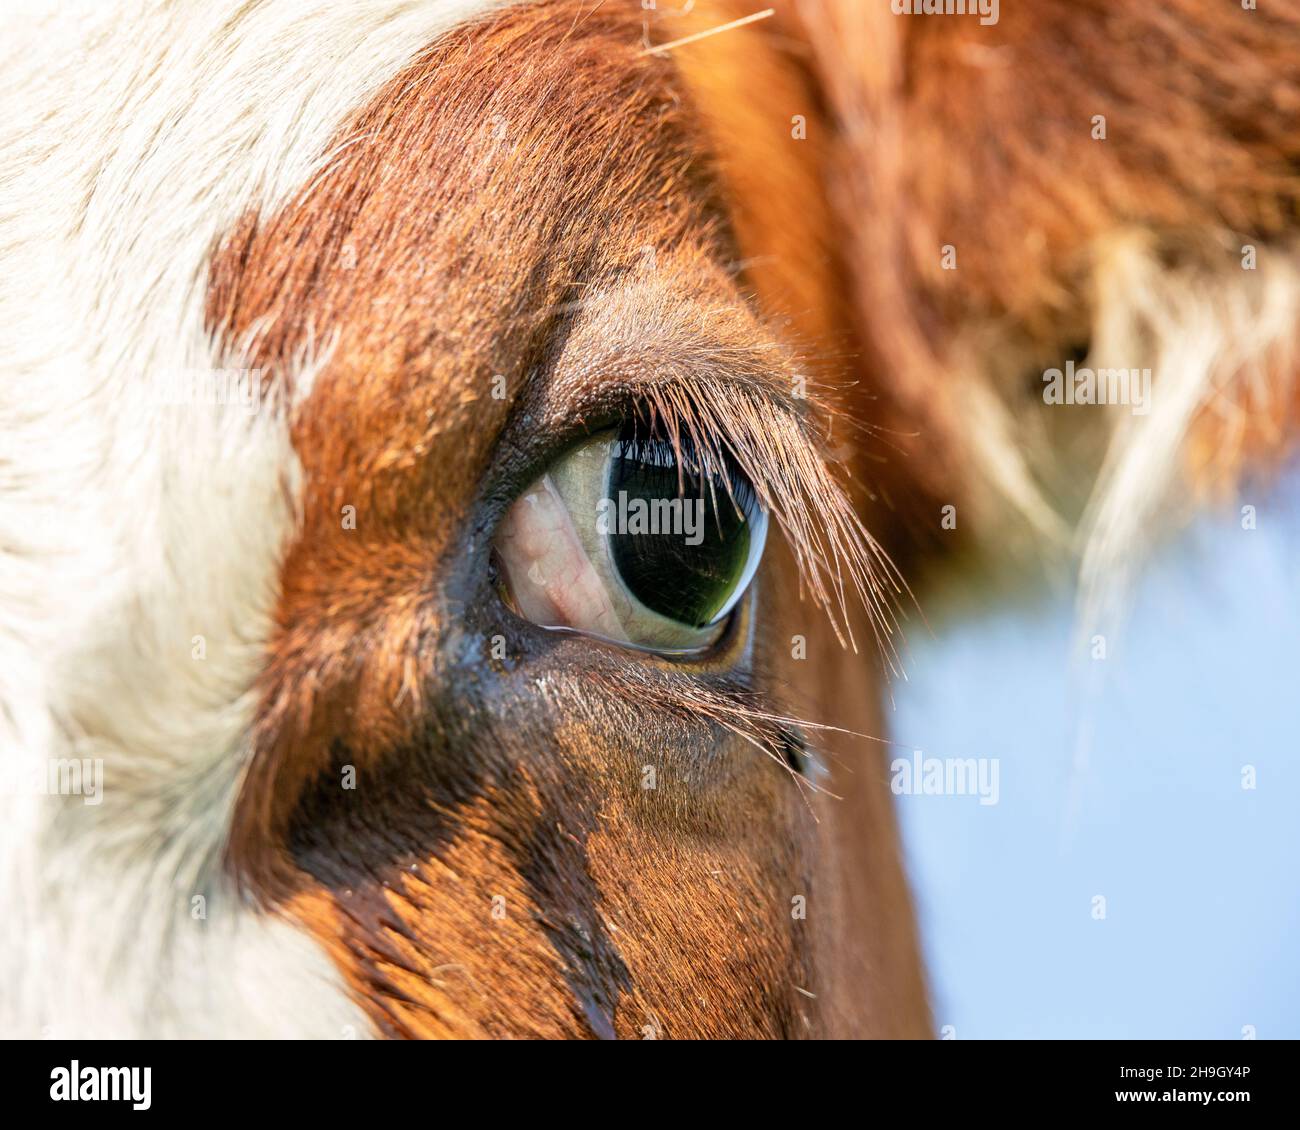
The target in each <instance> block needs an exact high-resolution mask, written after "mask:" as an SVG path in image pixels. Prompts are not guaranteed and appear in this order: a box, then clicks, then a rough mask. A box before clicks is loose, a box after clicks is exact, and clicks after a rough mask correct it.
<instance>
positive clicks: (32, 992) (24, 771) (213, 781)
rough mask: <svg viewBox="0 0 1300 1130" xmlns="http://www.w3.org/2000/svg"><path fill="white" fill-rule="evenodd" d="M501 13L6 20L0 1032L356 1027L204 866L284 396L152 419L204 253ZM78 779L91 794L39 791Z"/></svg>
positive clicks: (431, 9)
mask: <svg viewBox="0 0 1300 1130" xmlns="http://www.w3.org/2000/svg"><path fill="white" fill-rule="evenodd" d="M497 2H499V0H422V2H421V0H355V2H343V0H340V2H338V3H311V2H307V0H263V2H257V0H238V2H236V0H183V2H182V0H173V2H161V3H150V4H144V3H139V4H136V3H110V2H99V3H94V4H74V3H69V4H66V5H56V6H53V7H51V6H50V5H45V4H30V3H21V2H20V3H17V4H15V3H10V4H7V5H6V6H5V13H4V17H3V23H2V24H0V45H2V46H0V257H2V258H3V263H4V270H3V271H2V272H0V373H2V374H3V382H2V383H0V774H3V777H2V778H0V1035H4V1036H31V1035H39V1034H41V1033H42V1032H43V1031H45V1032H49V1033H51V1034H54V1035H59V1036H114V1037H124V1036H146V1035H148V1036H176V1035H187V1036H266V1035H281V1036H290V1035H292V1036H308V1037H310V1036H316V1037H324V1038H330V1037H341V1036H347V1035H351V1034H365V1033H366V1032H367V1031H368V1026H367V1024H366V1022H365V1021H364V1020H363V1019H362V1017H361V1015H360V1013H359V1011H358V1010H357V1009H356V1008H355V1006H354V1005H352V1003H351V1002H350V1001H349V1000H348V998H347V997H346V996H345V994H344V992H343V989H342V987H341V984H340V982H339V979H338V977H337V975H336V973H335V971H334V969H333V967H332V966H331V965H330V963H329V962H328V960H327V959H326V958H325V956H324V954H323V953H322V952H321V951H320V949H319V948H318V947H317V946H316V945H315V943H314V942H313V941H311V940H310V939H309V938H307V937H306V936H304V935H301V934H299V933H298V932H296V931H295V930H294V929H292V928H291V927H289V926H287V925H286V924H284V923H283V922H280V921H278V920H276V919H274V918H273V917H269V916H264V915H261V914H258V913H256V912H254V911H253V910H252V909H251V908H248V907H246V906H245V905H243V904H242V903H241V902H240V901H239V900H238V898H237V897H236V895H235V892H234V891H233V890H232V889H231V886H230V883H229V880H228V878H227V877H226V875H225V874H224V871H223V869H222V866H221V859H220V855H221V851H222V848H223V845H224V840H225V835H226V830H227V827H228V823H229V817H230V812H231V806H232V804H233V802H234V798H235V796H236V792H237V788H238V784H239V780H240V774H241V771H242V764H243V759H244V757H245V756H246V752H247V751H246V733H247V729H248V725H249V721H250V719H251V716H252V711H253V707H254V702H253V699H252V696H251V693H250V687H251V684H252V681H253V679H254V677H255V676H256V674H257V672H258V670H259V668H260V666H261V664H262V662H263V656H264V646H265V643H266V640H267V637H268V633H269V630H270V626H271V623H270V617H271V613H272V609H273V607H274V601H275V598H276V593H277V584H278V569H279V563H280V559H281V554H282V551H283V548H284V546H285V542H286V539H287V538H288V537H289V536H290V535H291V533H292V530H293V523H294V518H295V512H296V504H297V501H296V493H297V480H298V476H299V469H298V464H297V460H296V458H295V455H294V453H293V451H292V449H291V447H290V444H289V439H288V432H287V427H286V424H285V419H284V413H283V406H282V405H280V404H278V403H277V402H275V401H274V400H273V399H272V400H267V401H262V402H259V403H258V404H257V405H256V408H255V410H253V411H249V406H248V404H241V403H238V402H236V403H225V404H222V403H217V404H206V403H182V404H175V403H164V402H163V400H164V399H165V397H166V396H168V395H170V396H172V397H175V396H176V395H178V394H180V395H183V390H184V389H185V388H187V387H189V385H188V384H187V382H188V381H189V380H190V378H192V377H193V375H194V374H196V373H198V374H209V375H210V374H211V373H212V371H213V370H214V369H220V368H221V367H222V366H223V364H228V363H229V359H223V358H221V357H219V356H218V355H217V353H216V351H215V350H214V347H213V344H212V342H211V341H210V340H209V338H208V336H207V334H206V333H205V332H204V326H203V309H204V302H205V297H206V288H207V270H208V261H209V256H210V254H211V251H212V249H213V247H214V246H215V244H216V242H217V241H218V239H219V238H220V237H221V235H222V234H223V233H224V232H225V231H227V230H228V229H229V227H230V226H231V225H232V224H233V222H234V221H235V220H236V219H237V218H238V217H239V216H240V215H242V214H243V213H245V212H246V211H247V210H248V209H249V208H260V209H262V210H263V212H266V211H269V210H272V209H274V208H275V207H276V206H277V205H279V204H280V203H282V202H283V201H284V200H285V199H286V198H287V197H289V196H290V195H291V194H292V193H294V192H295V191H297V190H298V189H299V188H301V187H302V186H303V185H304V184H306V183H308V181H309V180H310V178H311V177H313V176H315V175H318V174H319V172H320V170H321V168H322V167H324V165H325V163H326V162H327V161H328V159H329V154H328V153H327V146H328V144H329V142H330V139H331V138H332V137H333V136H334V135H335V134H336V131H337V130H338V129H339V127H340V125H341V123H342V121H343V120H344V119H345V117H346V116H347V115H348V114H349V113H350V112H352V111H353V110H354V109H355V108H356V107H357V106H359V105H360V104H362V103H364V101H365V100H366V98H367V97H368V96H370V95H371V94H372V93H373V92H374V91H376V90H377V88H378V87H379V86H380V85H382V83H384V82H385V81H386V80H388V79H389V78H391V77H392V75H393V74H395V73H396V72H398V71H399V70H400V69H401V68H402V67H403V66H404V65H406V64H407V63H408V62H410V61H411V60H412V58H413V57H414V56H415V55H417V54H418V53H419V52H420V51H421V50H422V49H424V48H425V47H427V46H428V45H429V44H430V43H431V42H432V41H433V40H434V39H435V38H436V37H437V36H438V35H439V34H440V33H442V32H443V31H445V30H447V29H448V28H450V27H453V26H455V25H456V24H458V23H461V22H463V21H464V20H466V19H467V18H470V17H472V16H474V15H476V14H478V13H480V12H483V11H485V10H486V9H488V8H490V7H492V6H494V5H495V4H496V3H497ZM160 382H170V383H166V384H164V383H160ZM239 387H240V386H238V384H236V385H234V386H231V388H234V389H238V388H239ZM244 387H245V389H246V388H247V387H248V386H244ZM164 389H165V390H166V391H165V393H164V395H159V392H160V390H164ZM227 391H229V389H228V390H227ZM200 655H201V658H200V657H199V656H200ZM69 758H76V759H86V761H85V764H86V765H87V766H90V767H93V766H95V765H96V764H102V771H103V792H102V802H101V803H86V801H88V800H91V799H92V798H91V797H88V796H66V795H65V796H59V795H48V794H47V793H46V792H45V791H43V790H42V789H41V788H40V787H38V786H37V784H36V782H38V781H40V780H43V779H44V770H45V767H46V765H47V763H48V761H49V760H50V759H55V760H58V759H69ZM91 776H93V773H92V774H91ZM89 779H90V777H88V780H89Z"/></svg>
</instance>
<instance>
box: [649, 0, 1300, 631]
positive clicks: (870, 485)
mask: <svg viewBox="0 0 1300 1130" xmlns="http://www.w3.org/2000/svg"><path fill="white" fill-rule="evenodd" d="M747 7H752V5H750V6H746V5H743V4H741V3H739V2H738V0H724V2H715V3H699V4H696V5H695V6H694V8H693V10H692V11H691V13H690V15H689V16H688V17H683V18H681V19H676V20H671V21H669V20H668V19H667V18H666V17H665V22H666V23H668V22H671V23H672V24H673V30H674V31H676V29H677V27H678V25H689V26H684V28H683V30H681V31H680V32H679V34H682V35H686V34H690V33H691V32H692V31H697V30H702V29H705V28H709V27H714V26H718V25H721V24H723V23H725V22H727V21H728V20H732V19H735V18H736V17H738V16H742V15H745V14H747V11H746V8H747ZM662 38H664V37H662V36H657V37H656V39H657V40H661V39H662ZM675 57H676V59H677V62H678V64H679V66H681V67H683V68H684V69H685V72H686V74H687V75H688V77H689V78H690V79H691V81H692V84H693V85H694V86H695V88H696V95H697V99H698V101H699V104H700V109H701V111H702V112H703V113H704V115H705V117H706V119H708V120H709V121H710V124H711V128H712V132H713V135H714V140H715V144H716V145H717V147H718V150H719V153H720V157H719V161H720V164H721V165H722V169H723V172H724V174H725V178H726V182H727V183H728V184H729V186H730V188H731V191H732V194H733V196H734V198H735V202H734V208H735V212H736V215H737V229H738V234H739V236H740V242H741V246H742V247H743V248H744V254H745V256H746V259H747V263H748V268H747V269H748V276H749V278H750V279H751V281H752V284H753V287H754V290H755V294H756V298H757V300H758V302H759V304H760V306H762V307H763V308H764V313H765V314H767V316H768V317H769V318H773V319H775V320H777V321H778V323H779V324H780V325H782V326H784V328H785V330H786V332H787V333H788V334H790V335H791V336H793V337H794V338H796V339H798V340H801V341H803V342H804V343H805V344H806V346H807V349H806V352H807V353H808V355H809V364H810V367H811V368H812V369H813V370H814V371H816V372H817V373H818V374H819V379H821V380H822V381H823V382H825V383H826V384H828V385H832V386H836V387H838V388H840V390H841V399H842V400H843V401H844V402H845V404H846V407H847V410H848V414H849V415H850V416H852V417H855V418H856V419H857V420H859V421H861V422H864V423H867V424H868V425H870V427H869V428H868V429H867V430H860V431H856V432H851V433H847V434H846V437H845V438H848V439H851V440H852V441H853V448H854V451H853V456H852V462H853V465H854V466H855V468H856V471H857V474H858V477H859V480H860V483H861V485H862V486H863V487H864V490H863V492H862V504H863V506H864V508H865V509H866V510H867V513H868V520H869V522H870V523H871V524H872V526H873V532H874V533H876V535H877V536H878V537H880V538H881V540H882V541H883V542H884V543H885V544H886V545H887V546H888V547H889V549H890V551H891V552H892V553H894V555H895V556H896V557H899V558H901V559H902V561H903V563H904V567H906V562H907V561H908V560H909V559H911V558H915V557H916V556H918V555H919V556H922V557H925V558H927V559H933V558H941V557H943V556H945V555H946V551H949V550H951V549H953V548H954V547H956V546H957V545H961V544H963V543H964V542H966V540H967V539H970V538H972V536H973V539H974V541H975V542H976V543H977V544H978V545H979V546H980V547H981V548H985V549H987V548H996V549H997V550H998V551H999V552H1002V551H1005V550H1007V549H1011V550H1013V551H1014V550H1018V549H1019V550H1028V551H1030V553H1031V554H1033V555H1035V556H1046V557H1047V558H1048V559H1056V560H1061V559H1065V560H1073V561H1077V562H1078V563H1079V564H1080V567H1081V577H1082V580H1083V581H1084V590H1085V594H1087V593H1088V592H1089V591H1090V590H1092V592H1091V595H1085V597H1084V600H1085V603H1086V602H1088V601H1092V602H1094V603H1095V604H1096V605H1097V606H1098V607H1100V606H1101V605H1102V604H1105V603H1107V602H1108V601H1109V598H1108V597H1106V596H1104V595H1101V594H1102V588H1103V586H1102V578H1107V584H1108V585H1110V584H1112V583H1113V582H1114V581H1115V580H1116V579H1119V580H1120V581H1121V584H1120V585H1118V586H1116V587H1118V588H1122V587H1123V586H1122V581H1123V579H1124V578H1125V577H1126V576H1127V574H1128V573H1129V572H1130V571H1131V569H1132V567H1133V565H1134V564H1135V562H1137V561H1138V560H1140V558H1141V553H1142V550H1144V549H1145V548H1147V547H1148V545H1149V543H1150V541H1151V540H1152V538H1153V536H1157V535H1156V532H1157V531H1165V530H1168V529H1170V528H1173V527H1174V526H1175V525H1176V522H1177V519H1179V518H1181V517H1183V516H1185V515H1186V514H1187V513H1188V512H1189V510H1190V509H1191V504H1192V503H1200V502H1204V501H1205V500H1207V499H1215V498H1217V499H1222V498H1224V497H1226V496H1230V495H1231V494H1232V493H1233V492H1235V491H1236V490H1237V489H1239V488H1240V486H1241V485H1242V484H1243V482H1244V481H1247V480H1248V479H1250V478H1251V477H1253V476H1256V475H1264V474H1269V473H1272V472H1274V471H1275V470H1277V469H1278V468H1279V467H1280V466H1281V465H1282V464H1283V462H1284V461H1285V460H1286V459H1287V458H1288V457H1289V456H1290V454H1291V452H1292V449H1293V444H1294V440H1295V437H1296V435H1297V430H1298V429H1297V424H1298V423H1300V397H1298V396H1297V389H1296V384H1295V381H1294V373H1295V347H1296V328H1297V323H1298V321H1300V14H1298V13H1295V12H1284V11H1281V10H1278V9H1270V10H1269V11H1265V10H1263V9H1261V10H1258V11H1250V10H1244V9H1239V7H1238V6H1237V5H1213V4H1209V3H1204V2H1202V0H1171V2H1170V3H1166V4H1161V5H1145V4H1131V5H1130V4H1124V5H1114V4H1097V3H1087V2H1081V3H1057V2H1055V0H1050V2H1046V3H1041V4H1035V5H1018V6H1015V7H1014V8H1012V7H1004V9H1003V10H1002V12H1001V16H1000V20H999V22H998V24H996V25H993V26H984V25H982V24H981V23H980V21H979V20H978V19H966V18H960V17H956V16H953V17H946V18H942V19H937V18H934V19H925V18H913V17H899V16H895V15H893V14H892V13H891V12H890V11H889V7H888V6H887V5H883V4H882V5H872V6H866V5H862V4H861V3H859V2H857V0H789V2H787V3H785V4H782V5H779V6H778V10H777V13H776V15H775V16H774V17H773V18H772V19H768V20H763V21H759V22H756V23H754V24H751V25H749V26H746V27H743V28H738V29H735V30H731V31H727V32H724V33H721V34H718V35H716V36H713V37H710V38H708V39H704V40H701V41H699V42H697V43H695V44H692V45H688V46H684V47H681V48H678V49H677V50H676V51H675ZM728 90H730V91H732V92H733V94H732V96H731V97H725V96H724V92H725V91H728ZM735 91H742V92H744V93H743V94H741V95H740V96H737V95H736V94H735V93H734V92H735ZM800 121H802V122H803V123H804V124H803V128H802V130H800V128H799V123H800ZM1069 358H1074V359H1075V360H1076V364H1077V365H1079V366H1084V365H1089V366H1104V367H1111V366H1113V367H1116V368H1130V369H1138V370H1141V369H1147V368H1149V369H1150V370H1151V371H1152V387H1153V392H1152V404H1151V410H1150V412H1149V413H1146V414H1135V413H1133V412H1132V411H1131V410H1130V409H1129V408H1128V407H1125V406H1106V407H1102V406H1091V407H1089V406H1069V407H1062V406H1057V405H1047V404H1045V403H1044V396H1043V388H1044V383H1043V374H1044V371H1045V370H1046V369H1048V368H1052V367H1063V366H1064V364H1065V362H1066V360H1067V359H1069ZM1049 407H1050V408H1051V409H1052V411H1048V410H1047V409H1048V408H1049ZM948 503H951V504H953V505H954V506H956V507H957V511H958V513H959V514H960V515H961V520H960V521H959V523H958V531H957V532H946V533H942V534H941V533H939V530H940V518H941V507H943V506H944V505H945V504H948Z"/></svg>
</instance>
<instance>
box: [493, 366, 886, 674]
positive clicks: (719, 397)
mask: <svg viewBox="0 0 1300 1130" xmlns="http://www.w3.org/2000/svg"><path fill="white" fill-rule="evenodd" d="M538 415H539V413H537V412H532V413H526V414H525V415H524V416H523V419H524V420H525V421H527V422H529V423H530V424H532V425H533V426H535V421H536V419H537V417H538ZM541 415H545V413H541ZM835 415H836V413H835V410H834V408H833V406H832V405H830V404H828V403H827V401H825V400H824V399H822V398H819V397H817V396H814V395H810V396H808V397H807V398H805V399H803V400H802V404H801V410H800V409H797V408H796V406H794V405H792V404H789V403H783V402H782V400H781V397H780V394H778V393H777V391H776V389H774V388H773V383H772V379H771V378H770V377H763V378H759V377H756V376H752V375H744V374H740V375H733V377H731V378H728V380H726V381H725V382H718V381H717V380H715V379H713V378H698V377H691V376H683V375H672V376H669V377H667V378H664V379H660V380H649V381H645V382H637V384H636V385H635V386H631V385H628V386H621V387H620V386H613V387H611V386H606V387H605V388H604V389H603V390H602V391H601V393H600V399H599V400H598V401H597V402H596V404H595V405H594V406H592V407H590V408H589V409H588V411H587V412H586V413H582V414H580V415H579V418H578V426H577V427H571V428H570V429H568V434H567V435H565V436H564V437H563V438H562V440H561V442H559V443H556V444H552V445H548V450H547V451H545V452H538V453H535V454H534V455H533V456H532V457H531V458H529V459H527V460H526V462H525V463H524V464H522V465H520V466H518V467H516V468H515V469H514V470H513V472H512V473H511V474H510V475H509V478H510V480H511V486H512V487H513V489H512V490H511V491H510V492H509V497H503V502H502V506H501V511H500V513H504V509H505V507H506V506H508V505H509V504H510V502H512V501H513V500H514V498H515V497H517V496H518V494H519V493H520V492H521V491H522V490H523V489H525V487H526V486H527V485H528V484H529V483H530V482H531V481H532V480H533V479H534V478H536V477H537V476H539V475H540V474H542V473H543V472H544V471H545V469H546V467H547V466H549V465H550V464H551V463H553V462H554V461H555V460H556V459H558V458H560V457H561V455H562V454H563V453H564V452H565V451H567V450H569V449H570V448H572V447H573V446H575V445H576V444H578V443H580V442H581V441H582V440H583V439H585V438H587V437H589V436H591V435H593V434H595V433H597V432H598V431H600V430H602V429H605V428H609V427H614V426H618V425H619V424H621V423H623V422H624V421H626V420H628V419H630V418H632V417H633V416H638V417H640V418H641V419H643V420H644V421H645V422H646V424H647V426H648V427H654V426H656V425H658V427H660V428H661V429H662V431H663V432H664V433H665V434H666V435H667V436H668V438H669V440H670V442H672V443H673V446H674V448H675V449H677V451H678V453H679V454H680V451H681V446H682V444H681V439H682V437H683V436H685V437H686V438H687V439H688V441H689V443H690V445H691V446H692V447H693V448H694V450H695V451H696V452H697V454H699V455H700V456H702V457H703V458H709V459H713V460H715V461H716V462H717V463H719V464H721V463H722V462H723V458H722V456H723V453H724V452H729V453H730V454H731V456H732V457H733V458H734V459H735V460H736V462H737V463H738V464H739V465H740V467H741V469H742V470H743V471H744V472H745V474H746V475H747V476H748V478H749V481H750V483H751V484H752V485H753V487H754V490H755V492H756V494H757V495H758V497H759V500H760V502H761V503H762V505H763V506H764V507H765V508H766V509H767V510H768V512H769V514H770V516H771V518H772V520H773V522H774V523H775V525H776V526H777V527H778V528H779V529H780V530H781V532H782V534H783V536H784V540H785V542H786V544H787V545H788V547H789V548H790V550H791V552H792V553H793V556H794V558H795V562H796V566H797V569H798V573H799V579H800V596H801V598H802V596H803V595H804V593H807V594H808V595H809V596H810V597H811V599H812V601H813V603H814V604H816V605H818V606H819V607H821V608H822V609H823V611H824V612H825V613H826V614H827V615H828V616H829V618H830V621H831V624H832V626H833V628H834V631H835V633H836V635H837V637H838V638H839V640H840V642H841V644H842V645H846V646H849V647H852V648H853V650H854V651H857V650H858V647H857V641H856V639H855V637H854V634H853V630H852V626H851V623H850V608H849V606H850V603H851V599H852V597H853V596H854V595H856V597H857V598H858V599H860V600H861V601H862V603H863V605H864V606H865V608H866V610H867V613H868V625H869V629H870V631H871V634H872V636H873V637H874V640H875V643H876V646H877V649H878V650H879V652H880V654H881V657H882V660H883V662H884V663H885V665H886V667H887V669H888V670H889V671H890V672H892V673H894V674H898V673H899V671H900V666H899V654H898V649H897V646H896V643H895V640H896V639H897V637H898V634H899V628H898V615H899V605H900V603H901V601H902V599H903V597H904V596H905V595H907V594H908V590H907V587H906V584H905V582H904V581H903V579H902V577H901V575H900V574H899V572H898V570H897V568H896V567H895V566H894V565H893V563H892V562H891V561H890V560H889V558H888V556H887V555H886V554H885V552H884V550H883V549H882V548H881V547H880V546H879V544H878V543H877V542H876V541H875V539H874V538H872V536H871V534H870V533H869V532H868V530H867V529H866V527H865V525H864V524H863V522H862V520H861V519H860V518H859V516H858V514H857V513H856V511H855V510H854V508H853V505H852V503H851V501H850V499H849V497H848V495H847V494H846V492H845V490H844V488H843V487H842V486H841V485H840V483H839V482H838V481H837V479H836V477H835V476H834V475H832V473H831V471H830V469H829V466H828V462H827V459H826V457H825V456H824V455H823V454H822V450H821V448H822V446H823V437H824V436H825V434H826V431H827V428H828V426H829V421H830V420H831V419H832V418H834V417H835ZM500 513H499V514H498V516H497V519H496V520H497V521H499V520H500Z"/></svg>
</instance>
